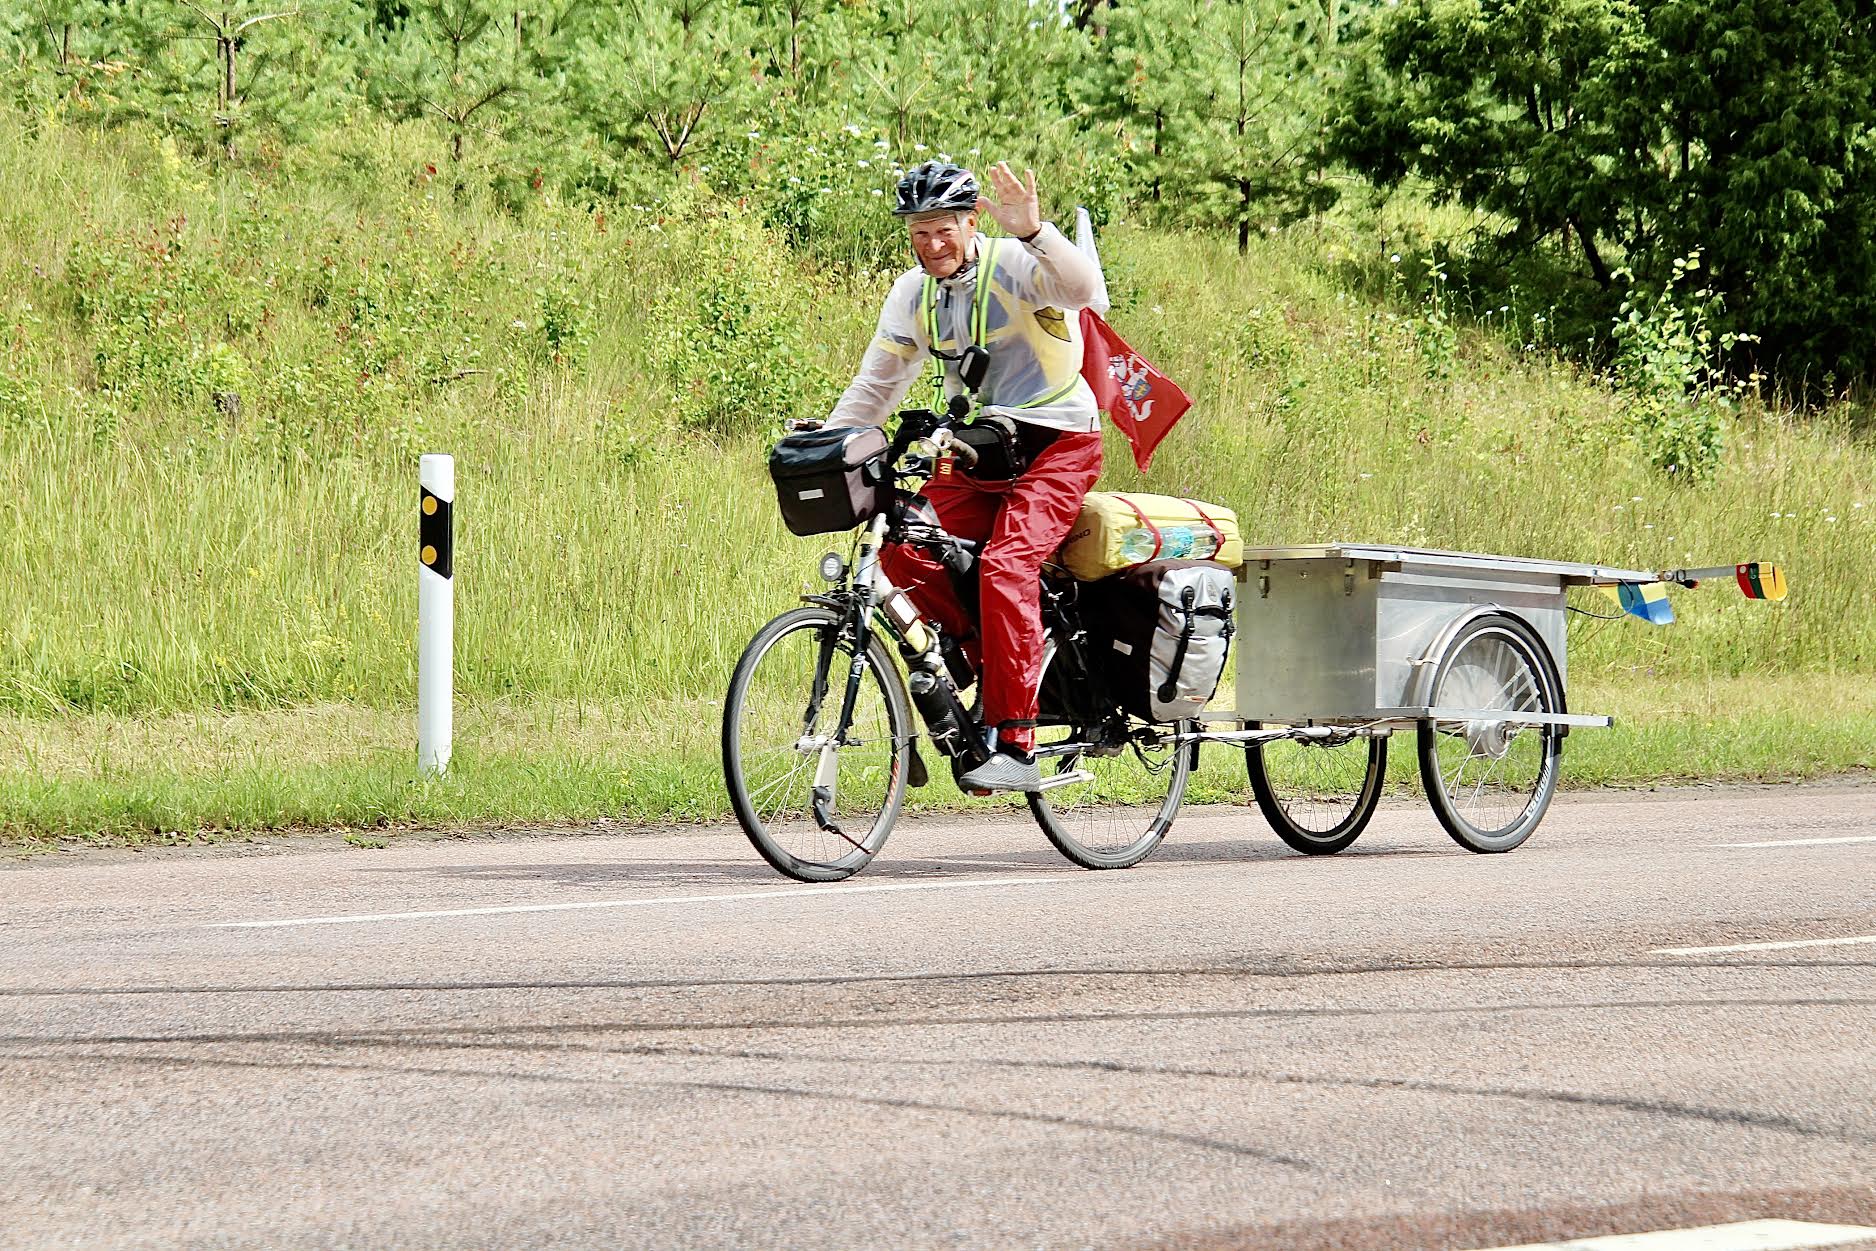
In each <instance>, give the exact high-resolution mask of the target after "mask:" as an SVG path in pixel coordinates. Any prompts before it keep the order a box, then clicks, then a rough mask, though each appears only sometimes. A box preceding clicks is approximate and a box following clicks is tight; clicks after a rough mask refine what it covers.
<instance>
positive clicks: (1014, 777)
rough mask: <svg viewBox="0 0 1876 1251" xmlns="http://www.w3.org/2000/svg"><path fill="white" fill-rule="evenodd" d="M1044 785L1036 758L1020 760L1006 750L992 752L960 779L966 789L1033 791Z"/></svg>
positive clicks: (959, 781)
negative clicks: (988, 757) (986, 758)
mask: <svg viewBox="0 0 1876 1251" xmlns="http://www.w3.org/2000/svg"><path fill="white" fill-rule="evenodd" d="M1041 785H1042V771H1041V770H1040V769H1038V768H1037V767H1036V762H1035V761H1034V760H1019V759H1017V758H1016V757H1015V756H1012V755H1010V754H1009V753H1008V752H1005V751H998V752H992V753H991V754H990V759H988V760H986V761H984V762H983V763H982V764H980V765H978V766H977V767H976V768H975V769H972V770H971V771H970V772H969V773H966V774H965V775H964V776H963V777H961V778H959V779H958V788H959V789H960V790H966V791H1033V790H1035V789H1036V788H1037V787H1039V786H1041Z"/></svg>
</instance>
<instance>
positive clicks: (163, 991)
mask: <svg viewBox="0 0 1876 1251" xmlns="http://www.w3.org/2000/svg"><path fill="white" fill-rule="evenodd" d="M1687 968H1697V969H1702V970H1708V969H1846V968H1849V969H1862V968H1868V969H1876V961H1872V960H1855V959H1825V960H1790V959H1785V960H1700V959H1697V958H1693V957H1688V958H1685V959H1679V960H1531V961H1524V960H1502V961H1490V962H1481V963H1471V964H1433V963H1424V962H1407V963H1383V964H1357V965H1345V966H1341V967H1336V968H1319V969H1312V968H1288V969H1283V968H1261V969H1238V968H1228V967H1204V966H1196V967H1168V968H1150V967H1148V968H1139V967H1115V968H1099V967H1097V968H1065V969H987V970H981V971H966V972H951V973H864V974H851V975H835V976H830V977H752V978H705V979H695V980H676V979H657V978H652V979H637V980H612V979H593V980H581V981H526V980H513V981H478V982H330V983H323V984H322V983H299V984H294V983H274V984H262V985H255V986H0V999H5V998H36V997H69V996H82V995H100V996H110V995H295V994H341V993H356V992H366V993H369V992H385V993H390V992H403V993H408V992H412V991H441V992H474V991H490V990H709V989H719V988H723V989H730V988H736V987H756V988H760V987H764V986H877V985H892V984H894V983H899V982H950V981H955V982H980V981H989V980H995V979H999V978H1011V979H1015V978H1069V977H1220V978H1246V979H1255V978H1263V979H1270V980H1279V981H1284V980H1294V979H1299V978H1311V977H1363V976H1373V975H1376V974H1385V973H1492V972H1514V971H1532V972H1546V971H1554V972H1560V973H1582V972H1594V971H1598V970H1626V969H1687Z"/></svg>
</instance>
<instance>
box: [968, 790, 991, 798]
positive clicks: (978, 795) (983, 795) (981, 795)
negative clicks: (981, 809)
mask: <svg viewBox="0 0 1876 1251" xmlns="http://www.w3.org/2000/svg"><path fill="white" fill-rule="evenodd" d="M964 793H965V794H966V795H969V796H970V797H971V798H972V799H989V798H990V797H991V796H992V795H994V794H996V792H995V791H965V792H964Z"/></svg>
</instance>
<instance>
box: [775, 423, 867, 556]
mask: <svg viewBox="0 0 1876 1251" xmlns="http://www.w3.org/2000/svg"><path fill="white" fill-rule="evenodd" d="M769 477H770V478H772V479H773V480H774V482H775V498H776V501H777V502H778V503H779V504H780V505H781V508H782V520H783V521H784V522H785V523H787V525H788V530H789V532H790V533H791V534H800V535H809V534H837V533H839V532H840V531H842V530H851V529H853V528H854V527H855V526H857V525H859V524H860V523H862V522H864V521H866V520H868V519H869V518H871V517H872V516H873V514H874V513H876V512H878V511H879V507H880V483H881V482H883V481H885V478H886V435H885V432H884V431H882V430H880V429H879V428H878V427H877V426H844V427H841V428H839V429H831V430H830V429H823V430H797V431H795V432H794V433H793V434H789V435H785V436H783V438H782V441H781V442H779V443H777V444H776V445H775V449H774V450H773V451H771V452H770V453H769Z"/></svg>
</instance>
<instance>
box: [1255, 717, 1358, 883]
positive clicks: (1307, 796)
mask: <svg viewBox="0 0 1876 1251" xmlns="http://www.w3.org/2000/svg"><path fill="white" fill-rule="evenodd" d="M1245 728H1246V729H1251V730H1255V729H1258V728H1260V727H1259V726H1258V725H1257V724H1255V723H1252V724H1249V725H1247V726H1246V727H1245ZM1261 728H1269V727H1261ZM1244 762H1245V766H1246V767H1247V768H1248V769H1249V771H1250V775H1251V793H1252V794H1253V795H1255V796H1256V797H1257V806H1258V808H1259V809H1261V810H1262V811H1263V814H1264V819H1265V820H1266V821H1268V822H1270V828H1271V829H1273V830H1275V831H1276V832H1277V837H1278V838H1280V839H1282V840H1283V841H1284V842H1286V843H1288V844H1289V845H1290V846H1291V847H1292V848H1293V849H1295V850H1297V851H1300V852H1302V853H1303V854H1305V855H1310V856H1328V855H1333V854H1334V853H1336V852H1338V851H1341V850H1342V849H1343V848H1344V847H1347V846H1348V845H1349V844H1350V843H1352V842H1354V841H1355V840H1356V839H1357V838H1359V837H1361V832H1362V831H1363V830H1364V829H1366V828H1368V819H1369V818H1370V817H1372V816H1374V810H1375V806H1376V805H1377V804H1379V803H1380V802H1381V784H1382V783H1383V782H1384V781H1385V780H1386V776H1387V738H1386V736H1385V735H1380V734H1376V735H1371V736H1364V735H1355V734H1349V733H1346V732H1343V733H1339V734H1338V733H1333V732H1332V733H1330V734H1328V735H1326V736H1322V737H1312V738H1304V739H1293V738H1276V739H1267V740H1264V741H1262V742H1255V743H1252V744H1251V745H1250V747H1249V748H1248V749H1247V750H1246V751H1245V753H1244Z"/></svg>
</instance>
